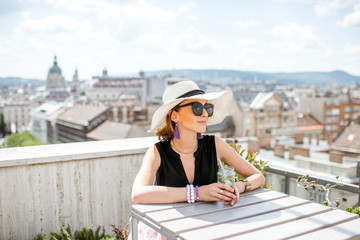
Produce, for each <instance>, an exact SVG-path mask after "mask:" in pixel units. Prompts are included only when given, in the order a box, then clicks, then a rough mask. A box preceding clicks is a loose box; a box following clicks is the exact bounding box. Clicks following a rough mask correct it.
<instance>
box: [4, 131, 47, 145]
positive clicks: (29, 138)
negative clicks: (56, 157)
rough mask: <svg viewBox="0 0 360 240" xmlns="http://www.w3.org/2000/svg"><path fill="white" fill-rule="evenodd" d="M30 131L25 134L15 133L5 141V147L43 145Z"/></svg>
mask: <svg viewBox="0 0 360 240" xmlns="http://www.w3.org/2000/svg"><path fill="white" fill-rule="evenodd" d="M43 144H44V143H42V142H40V141H39V140H37V139H36V138H35V137H34V136H33V135H32V134H31V133H30V132H29V131H26V132H23V133H13V134H11V135H9V136H8V138H7V140H6V141H5V144H4V145H5V147H9V148H10V147H25V146H34V145H43Z"/></svg>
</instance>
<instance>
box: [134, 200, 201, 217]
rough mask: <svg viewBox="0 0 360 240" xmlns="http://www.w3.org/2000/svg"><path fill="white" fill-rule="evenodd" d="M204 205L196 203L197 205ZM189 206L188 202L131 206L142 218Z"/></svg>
mask: <svg viewBox="0 0 360 240" xmlns="http://www.w3.org/2000/svg"><path fill="white" fill-rule="evenodd" d="M198 204H202V202H201V203H195V205H198ZM188 205H189V204H188V203H186V202H182V203H169V204H136V205H132V206H131V210H132V211H135V212H136V213H137V214H139V215H141V216H145V213H149V212H155V211H161V210H166V209H173V208H178V207H186V206H188Z"/></svg>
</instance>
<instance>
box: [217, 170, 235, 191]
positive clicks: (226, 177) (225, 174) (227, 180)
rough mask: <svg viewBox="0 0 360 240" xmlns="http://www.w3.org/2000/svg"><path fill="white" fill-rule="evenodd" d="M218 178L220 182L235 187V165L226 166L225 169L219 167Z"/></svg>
mask: <svg viewBox="0 0 360 240" xmlns="http://www.w3.org/2000/svg"><path fill="white" fill-rule="evenodd" d="M217 178H218V182H219V183H224V184H226V185H228V186H229V187H231V188H235V172H234V168H233V167H230V166H225V167H224V168H223V169H222V168H219V171H218V173H217Z"/></svg>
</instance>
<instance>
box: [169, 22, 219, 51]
mask: <svg viewBox="0 0 360 240" xmlns="http://www.w3.org/2000/svg"><path fill="white" fill-rule="evenodd" d="M175 44H176V45H177V46H178V47H179V48H180V49H181V50H183V51H186V52H198V53H209V52H213V51H214V50H215V42H214V41H213V40H212V39H210V38H208V37H206V36H205V35H203V34H201V33H200V32H199V31H198V30H197V29H196V28H195V27H189V28H188V29H187V30H186V31H185V32H183V33H181V34H179V35H178V36H177V37H176V39H175Z"/></svg>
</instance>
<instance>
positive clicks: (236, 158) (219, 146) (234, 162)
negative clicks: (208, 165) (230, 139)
mask: <svg viewBox="0 0 360 240" xmlns="http://www.w3.org/2000/svg"><path fill="white" fill-rule="evenodd" d="M215 144H216V152H217V155H218V157H220V158H221V160H222V161H224V162H225V163H226V164H227V165H229V166H232V167H234V168H235V171H236V172H238V173H239V174H241V175H242V176H243V177H244V178H245V179H246V180H247V181H248V182H250V183H251V189H256V188H259V187H262V186H264V184H265V177H264V176H263V175H262V174H261V172H260V171H259V170H258V169H257V168H256V167H254V166H253V165H251V164H250V163H249V162H248V161H246V160H245V159H243V158H242V157H241V156H240V155H239V154H238V153H237V152H236V151H235V150H234V149H232V147H230V146H229V144H227V143H226V142H225V141H223V140H222V139H221V138H219V137H215ZM245 185H246V184H245V183H243V182H238V183H236V186H237V188H238V189H239V191H240V192H244V191H245Z"/></svg>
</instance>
